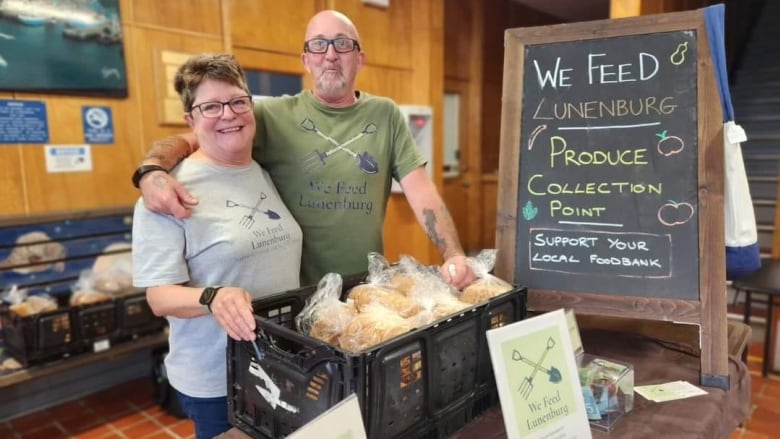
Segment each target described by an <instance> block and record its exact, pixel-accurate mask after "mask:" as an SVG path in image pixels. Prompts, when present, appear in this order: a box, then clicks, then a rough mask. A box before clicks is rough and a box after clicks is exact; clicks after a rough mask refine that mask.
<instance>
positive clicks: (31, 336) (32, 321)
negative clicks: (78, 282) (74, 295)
mask: <svg viewBox="0 0 780 439" xmlns="http://www.w3.org/2000/svg"><path fill="white" fill-rule="evenodd" d="M54 297H55V298H56V299H57V300H58V308H57V309H56V310H54V311H49V312H44V313H40V314H33V315H29V316H20V315H18V314H16V313H14V312H13V311H11V310H10V309H9V308H8V305H7V304H3V305H2V309H1V310H0V319H2V322H3V330H4V332H5V340H4V342H5V348H6V350H7V351H8V353H9V354H10V355H11V356H12V357H14V358H15V359H16V360H17V361H19V363H21V364H22V366H25V367H27V366H30V365H33V364H39V363H43V362H46V361H49V360H55V359H58V358H62V357H67V356H69V355H71V354H73V353H75V352H81V351H83V350H84V349H85V347H84V346H83V345H82V344H80V343H78V333H77V329H76V322H75V316H74V315H73V312H72V309H71V307H69V306H68V304H67V300H68V298H67V297H65V296H54Z"/></svg>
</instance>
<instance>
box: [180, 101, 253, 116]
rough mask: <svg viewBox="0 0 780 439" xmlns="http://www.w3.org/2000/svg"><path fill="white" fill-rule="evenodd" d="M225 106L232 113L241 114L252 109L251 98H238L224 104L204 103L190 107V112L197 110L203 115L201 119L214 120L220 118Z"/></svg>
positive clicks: (215, 102) (218, 102)
mask: <svg viewBox="0 0 780 439" xmlns="http://www.w3.org/2000/svg"><path fill="white" fill-rule="evenodd" d="M225 105H229V106H230V109H231V110H233V113H235V114H243V113H246V112H247V111H249V110H251V109H252V96H239V97H236V98H233V99H231V100H229V101H226V102H220V101H212V102H204V103H202V104H198V105H193V106H192V107H190V111H192V110H194V109H196V108H197V109H198V110H200V114H201V115H203V117H207V118H209V119H216V118H218V117H221V116H222V113H223V111H224V110H225Z"/></svg>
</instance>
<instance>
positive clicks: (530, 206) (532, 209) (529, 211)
mask: <svg viewBox="0 0 780 439" xmlns="http://www.w3.org/2000/svg"><path fill="white" fill-rule="evenodd" d="M537 213H539V209H537V208H536V206H534V203H532V202H531V201H530V200H529V201H527V202H526V203H525V206H523V218H525V220H526V221H531V220H532V219H534V218H536V214H537Z"/></svg>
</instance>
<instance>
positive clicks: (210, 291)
mask: <svg viewBox="0 0 780 439" xmlns="http://www.w3.org/2000/svg"><path fill="white" fill-rule="evenodd" d="M221 288H222V285H220V286H216V287H206V288H204V289H203V292H202V293H201V294H200V300H199V301H200V304H201V305H203V306H204V307H206V310H207V311H208V312H209V313H211V303H212V302H214V299H215V298H216V297H217V292H218V291H219V290H220V289H221Z"/></svg>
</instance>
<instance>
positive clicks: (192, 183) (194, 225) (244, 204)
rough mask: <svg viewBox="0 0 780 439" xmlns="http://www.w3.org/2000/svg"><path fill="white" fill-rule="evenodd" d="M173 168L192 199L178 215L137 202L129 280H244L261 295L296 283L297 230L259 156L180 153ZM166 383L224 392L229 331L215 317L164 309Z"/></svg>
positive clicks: (190, 390)
mask: <svg viewBox="0 0 780 439" xmlns="http://www.w3.org/2000/svg"><path fill="white" fill-rule="evenodd" d="M171 174H172V175H173V176H174V177H175V178H176V179H177V180H179V181H180V182H181V183H182V184H183V185H184V186H185V187H186V188H187V190H189V191H190V193H191V194H192V195H193V196H194V197H195V198H196V199H198V204H197V205H196V206H195V207H194V208H193V210H192V214H191V216H190V217H189V218H187V219H184V220H177V219H176V218H174V217H172V216H169V215H161V214H157V213H153V212H150V211H149V210H147V209H146V208H145V207H144V205H143V201H142V200H139V201H138V202H137V203H136V206H135V215H134V219H133V283H134V284H135V286H137V287H151V286H157V285H170V284H186V285H187V286H194V287H207V286H213V285H228V286H236V287H242V288H244V289H246V290H247V291H249V292H250V294H252V296H253V297H254V298H260V297H264V296H268V295H272V294H275V293H279V292H282V291H286V290H289V289H294V288H298V287H299V272H300V264H301V263H300V261H301V245H302V237H303V235H302V232H301V228H300V227H299V226H298V223H297V222H296V221H295V219H294V218H293V217H292V215H291V214H290V211H289V210H288V209H287V208H286V207H285V205H284V204H283V203H282V201H281V199H280V198H279V194H278V192H277V190H276V188H275V187H274V185H273V183H272V181H271V179H270V177H269V175H268V173H267V172H265V170H263V169H262V168H261V167H260V166H259V165H258V164H257V163H255V162H253V163H252V164H251V165H249V166H247V167H245V168H223V167H218V166H214V165H211V164H208V163H204V162H201V161H197V160H193V159H186V160H184V161H183V162H182V163H181V164H180V165H179V166H178V167H177V168H176V169H175V170H173V171H172V172H171ZM167 319H168V322H169V325H170V339H169V345H170V350H169V354H168V356H167V357H166V359H165V366H166V369H167V373H168V378H169V380H170V382H171V385H172V386H173V387H174V388H175V389H176V390H178V391H180V392H182V393H184V394H186V395H189V396H193V397H199V398H212V397H220V396H225V395H227V387H226V382H227V370H226V353H225V349H226V346H227V335H226V333H225V331H224V330H223V329H222V327H221V326H219V324H218V323H217V321H216V319H215V318H214V317H213V316H211V315H206V316H202V317H198V318H194V319H180V318H176V317H170V316H169V317H167Z"/></svg>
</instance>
